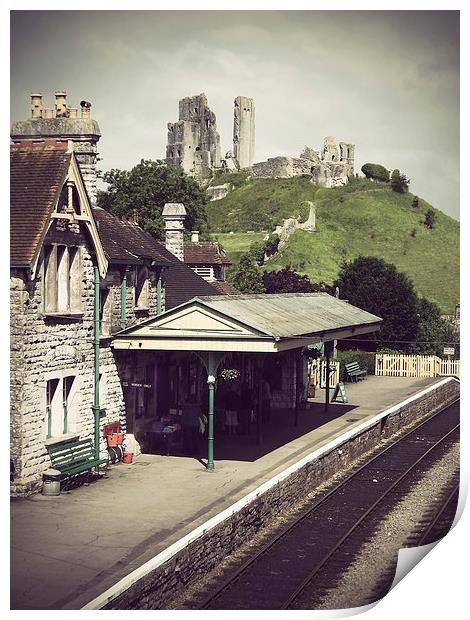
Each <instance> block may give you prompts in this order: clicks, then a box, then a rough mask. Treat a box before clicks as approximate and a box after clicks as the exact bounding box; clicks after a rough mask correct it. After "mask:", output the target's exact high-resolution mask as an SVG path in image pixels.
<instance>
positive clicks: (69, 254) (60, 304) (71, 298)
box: [43, 245, 82, 314]
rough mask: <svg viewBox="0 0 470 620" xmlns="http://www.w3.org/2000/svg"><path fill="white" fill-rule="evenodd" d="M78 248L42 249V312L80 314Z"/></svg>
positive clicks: (60, 246)
mask: <svg viewBox="0 0 470 620" xmlns="http://www.w3.org/2000/svg"><path fill="white" fill-rule="evenodd" d="M80 265H81V257H80V248H78V247H74V246H67V245H46V246H45V248H44V269H43V275H44V287H43V291H44V304H43V306H44V312H46V313H65V314H69V313H73V312H81V280H82V278H81V266H80Z"/></svg>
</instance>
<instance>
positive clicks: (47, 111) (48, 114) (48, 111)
mask: <svg viewBox="0 0 470 620" xmlns="http://www.w3.org/2000/svg"><path fill="white" fill-rule="evenodd" d="M43 118H54V110H53V109H52V108H44V116H43Z"/></svg>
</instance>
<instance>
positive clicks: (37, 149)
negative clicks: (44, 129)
mask: <svg viewBox="0 0 470 620" xmlns="http://www.w3.org/2000/svg"><path fill="white" fill-rule="evenodd" d="M71 157H72V153H71V152H68V151H67V143H66V142H56V141H49V140H48V141H46V142H40V143H33V142H31V141H24V142H20V143H19V144H12V145H11V147H10V260H11V262H12V264H14V265H19V266H28V265H32V264H33V262H34V259H35V257H36V255H37V253H38V251H39V250H40V244H41V241H42V238H43V236H44V233H45V231H46V228H47V225H48V223H49V218H50V215H51V213H52V212H53V210H54V208H55V206H56V204H57V200H58V198H59V195H60V192H61V190H62V186H63V184H64V181H65V178H66V176H67V172H68V168H69V165H70V160H71Z"/></svg>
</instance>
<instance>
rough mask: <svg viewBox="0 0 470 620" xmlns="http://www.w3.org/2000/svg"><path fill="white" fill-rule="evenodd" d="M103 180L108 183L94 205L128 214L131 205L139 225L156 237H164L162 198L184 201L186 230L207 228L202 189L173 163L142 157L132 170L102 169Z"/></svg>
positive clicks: (165, 200) (203, 230)
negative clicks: (105, 170)
mask: <svg viewBox="0 0 470 620" xmlns="http://www.w3.org/2000/svg"><path fill="white" fill-rule="evenodd" d="M103 180H104V181H105V183H108V185H109V186H108V189H107V190H106V191H99V192H98V195H97V204H98V206H99V207H102V208H103V209H106V211H109V212H110V213H112V214H113V215H117V216H123V215H124V216H127V215H130V214H131V212H132V211H133V210H134V209H135V210H136V211H137V221H138V223H139V225H140V226H142V228H144V230H147V231H148V232H150V233H151V234H152V235H153V236H154V237H155V238H157V239H164V238H165V232H164V229H165V225H164V221H163V219H162V217H161V213H162V210H163V207H164V206H165V203H166V202H182V203H183V204H184V206H185V208H186V213H187V215H186V219H185V222H184V226H185V228H186V229H187V230H194V229H197V230H199V231H201V232H202V233H204V232H206V231H207V230H208V223H207V215H206V208H205V207H206V204H207V196H206V193H205V191H204V190H203V189H201V188H200V187H199V185H198V184H197V183H196V181H195V180H194V179H192V178H191V177H189V176H187V175H186V174H185V173H184V171H183V170H182V169H181V168H179V167H177V166H172V165H169V164H167V163H166V162H164V161H161V160H155V161H152V160H145V159H142V160H141V161H140V163H139V164H137V165H136V166H134V168H132V170H119V169H116V168H114V169H112V170H109V171H108V172H105V173H104V174H103Z"/></svg>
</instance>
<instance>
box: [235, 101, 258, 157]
mask: <svg viewBox="0 0 470 620" xmlns="http://www.w3.org/2000/svg"><path fill="white" fill-rule="evenodd" d="M234 106H235V107H234V114H233V154H234V157H235V159H236V160H237V162H238V166H239V168H240V169H243V168H250V167H251V166H252V164H253V159H254V156H255V104H254V101H253V99H249V98H248V97H241V96H239V97H237V98H236V99H235V101H234Z"/></svg>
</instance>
